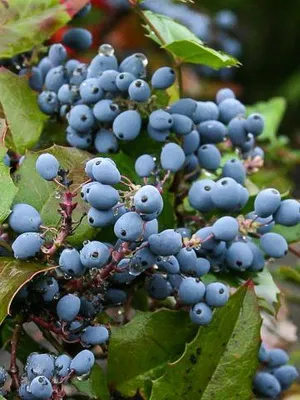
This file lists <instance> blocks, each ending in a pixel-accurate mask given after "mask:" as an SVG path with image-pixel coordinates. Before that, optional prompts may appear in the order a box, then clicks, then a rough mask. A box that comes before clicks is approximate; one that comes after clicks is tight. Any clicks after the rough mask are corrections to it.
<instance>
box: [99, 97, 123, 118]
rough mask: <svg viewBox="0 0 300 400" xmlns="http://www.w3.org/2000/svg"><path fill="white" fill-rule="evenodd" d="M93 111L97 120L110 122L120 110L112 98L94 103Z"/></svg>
mask: <svg viewBox="0 0 300 400" xmlns="http://www.w3.org/2000/svg"><path fill="white" fill-rule="evenodd" d="M93 112H94V115H95V117H96V119H97V120H98V121H100V122H112V121H114V119H115V118H116V117H117V115H118V114H119V113H120V110H119V107H118V105H117V104H115V103H114V102H113V101H112V100H100V101H98V103H96V104H95V106H94V109H93Z"/></svg>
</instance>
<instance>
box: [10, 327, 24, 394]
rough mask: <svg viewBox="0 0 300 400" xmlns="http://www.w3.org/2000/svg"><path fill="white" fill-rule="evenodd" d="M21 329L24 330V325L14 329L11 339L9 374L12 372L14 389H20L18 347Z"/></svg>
mask: <svg viewBox="0 0 300 400" xmlns="http://www.w3.org/2000/svg"><path fill="white" fill-rule="evenodd" d="M21 329H22V325H21V324H17V325H16V326H15V328H14V331H13V335H12V338H11V350H10V367H9V372H10V376H11V379H12V387H13V388H14V389H19V387H20V377H19V368H18V366H17V347H18V342H19V334H20V331H21Z"/></svg>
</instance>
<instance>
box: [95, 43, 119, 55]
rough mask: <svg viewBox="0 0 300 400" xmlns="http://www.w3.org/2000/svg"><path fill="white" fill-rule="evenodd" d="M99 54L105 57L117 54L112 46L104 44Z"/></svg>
mask: <svg viewBox="0 0 300 400" xmlns="http://www.w3.org/2000/svg"><path fill="white" fill-rule="evenodd" d="M98 53H99V54H102V55H103V56H113V55H114V53H115V49H114V48H113V47H112V46H111V45H110V44H102V45H101V46H100V47H99V50H98Z"/></svg>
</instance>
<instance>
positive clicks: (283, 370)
mask: <svg viewBox="0 0 300 400" xmlns="http://www.w3.org/2000/svg"><path fill="white" fill-rule="evenodd" d="M258 358H259V361H260V363H261V369H260V370H259V371H258V372H257V373H256V375H255V377H254V381H253V387H254V392H255V393H257V394H258V395H260V396H264V397H267V398H271V399H275V398H278V396H280V394H281V393H282V392H283V391H284V390H287V389H288V388H289V387H290V386H291V385H292V383H293V382H294V381H295V380H296V379H297V378H298V376H299V374H298V371H297V370H296V368H295V367H294V366H292V365H288V362H289V356H288V354H287V353H286V352H285V351H284V350H282V349H271V350H267V349H266V348H265V346H264V345H263V344H262V345H261V347H260V350H259V355H258Z"/></svg>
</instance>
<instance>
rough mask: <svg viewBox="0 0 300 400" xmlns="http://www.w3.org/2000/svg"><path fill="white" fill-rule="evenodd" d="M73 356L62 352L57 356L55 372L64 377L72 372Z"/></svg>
mask: <svg viewBox="0 0 300 400" xmlns="http://www.w3.org/2000/svg"><path fill="white" fill-rule="evenodd" d="M71 361H72V358H71V357H69V356H68V355H67V354H61V355H59V356H58V357H56V359H55V362H54V365H55V373H56V375H58V376H59V377H61V378H64V377H66V376H68V375H69V373H70V364H71Z"/></svg>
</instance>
